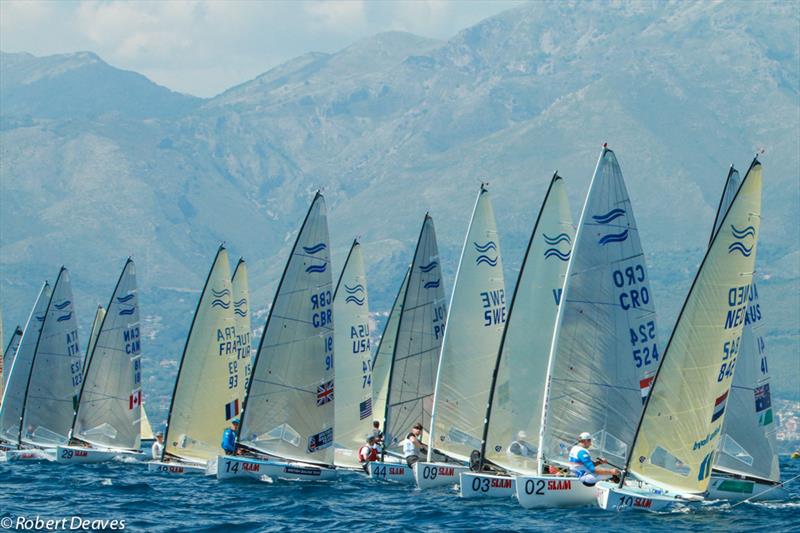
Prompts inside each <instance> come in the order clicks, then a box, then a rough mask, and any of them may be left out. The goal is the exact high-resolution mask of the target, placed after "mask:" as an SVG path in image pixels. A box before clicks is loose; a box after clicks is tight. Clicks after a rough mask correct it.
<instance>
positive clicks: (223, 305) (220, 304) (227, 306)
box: [211, 298, 231, 309]
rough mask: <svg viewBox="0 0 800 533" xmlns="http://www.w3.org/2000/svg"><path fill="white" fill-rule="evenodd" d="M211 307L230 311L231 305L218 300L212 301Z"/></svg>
mask: <svg viewBox="0 0 800 533" xmlns="http://www.w3.org/2000/svg"><path fill="white" fill-rule="evenodd" d="M211 307H221V308H223V309H230V308H231V303H230V302H226V301H224V300H220V299H219V298H217V299H216V300H211Z"/></svg>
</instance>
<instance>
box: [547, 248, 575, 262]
mask: <svg viewBox="0 0 800 533" xmlns="http://www.w3.org/2000/svg"><path fill="white" fill-rule="evenodd" d="M571 253H572V250H567V251H566V253H564V252H562V251H561V250H559V249H558V248H548V249H547V250H545V251H544V258H545V259H549V258H550V257H556V258H558V259H560V260H562V261H567V260H569V256H570V254H571Z"/></svg>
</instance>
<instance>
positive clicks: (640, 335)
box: [630, 320, 659, 368]
mask: <svg viewBox="0 0 800 533" xmlns="http://www.w3.org/2000/svg"><path fill="white" fill-rule="evenodd" d="M630 336H631V346H633V360H634V362H635V363H636V368H641V367H642V365H644V366H647V365H649V364H650V363H652V362H654V361H658V357H659V354H658V345H657V344H656V343H655V340H656V323H655V322H654V321H652V320H649V321H647V322H646V323H644V324H639V326H638V327H636V328H630ZM651 342H652V348H651V346H650V343H651Z"/></svg>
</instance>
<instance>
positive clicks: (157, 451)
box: [150, 431, 164, 461]
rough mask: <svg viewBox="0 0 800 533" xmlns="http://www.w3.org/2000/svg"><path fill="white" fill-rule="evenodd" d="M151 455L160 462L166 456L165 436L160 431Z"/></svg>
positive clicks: (151, 449)
mask: <svg viewBox="0 0 800 533" xmlns="http://www.w3.org/2000/svg"><path fill="white" fill-rule="evenodd" d="M150 453H151V454H152V456H153V459H154V460H156V461H160V460H161V456H162V455H164V434H163V433H161V432H160V431H159V432H158V433H156V441H155V442H154V443H153V446H152V447H151V448H150Z"/></svg>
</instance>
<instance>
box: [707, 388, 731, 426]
mask: <svg viewBox="0 0 800 533" xmlns="http://www.w3.org/2000/svg"><path fill="white" fill-rule="evenodd" d="M727 400H728V391H725V394H723V395H722V396H720V397H719V398H717V400H716V401H715V402H714V413H713V414H712V415H711V422H716V421H717V420H718V419H719V417H721V416H722V415H723V414H724V413H725V403H726V402H727Z"/></svg>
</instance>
